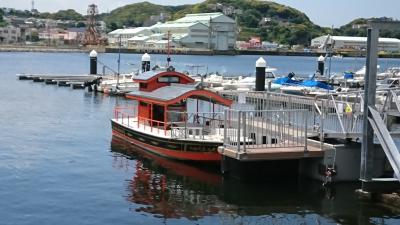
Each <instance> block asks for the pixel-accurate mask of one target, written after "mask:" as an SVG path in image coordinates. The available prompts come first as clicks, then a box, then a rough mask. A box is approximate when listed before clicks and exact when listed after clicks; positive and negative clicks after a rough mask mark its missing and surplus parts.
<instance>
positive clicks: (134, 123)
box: [112, 117, 224, 144]
mask: <svg viewBox="0 0 400 225" xmlns="http://www.w3.org/2000/svg"><path fill="white" fill-rule="evenodd" d="M112 121H114V122H116V123H118V124H120V125H122V126H125V127H127V128H129V129H132V130H134V131H138V132H142V133H145V134H148V135H152V136H155V137H160V138H171V139H179V140H188V141H201V142H221V144H222V142H223V140H224V136H223V134H224V130H223V128H220V129H214V130H213V131H212V132H209V133H208V132H207V133H208V134H205V133H206V132H205V131H204V130H205V129H204V128H203V127H198V126H186V127H185V126H181V127H172V128H169V129H165V128H164V126H163V125H160V126H157V125H151V123H150V122H149V121H141V120H140V121H139V120H138V117H129V118H128V117H124V118H116V119H112ZM138 121H139V122H138Z"/></svg>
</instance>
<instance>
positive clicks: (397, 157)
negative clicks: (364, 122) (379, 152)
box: [368, 106, 400, 179]
mask: <svg viewBox="0 0 400 225" xmlns="http://www.w3.org/2000/svg"><path fill="white" fill-rule="evenodd" d="M368 110H369V112H370V114H371V117H369V118H368V120H369V122H370V124H371V126H372V128H373V130H374V131H375V134H376V136H377V137H378V139H379V142H380V143H381V145H382V148H383V151H384V152H385V154H386V157H387V158H388V160H389V163H390V165H391V166H392V168H393V171H394V173H395V175H396V178H397V179H399V178H400V152H399V149H398V148H397V146H396V144H395V143H394V141H393V138H392V137H391V136H390V133H389V131H388V129H387V128H386V126H385V125H384V122H383V120H382V118H381V116H380V114H379V112H378V111H376V110H375V109H374V108H373V107H371V106H369V107H368Z"/></svg>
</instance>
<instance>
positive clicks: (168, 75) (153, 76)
mask: <svg viewBox="0 0 400 225" xmlns="http://www.w3.org/2000/svg"><path fill="white" fill-rule="evenodd" d="M132 79H133V81H134V82H138V83H139V91H144V92H151V91H153V90H155V89H158V88H161V87H165V86H169V85H171V84H191V83H194V82H195V81H194V80H193V79H192V78H190V77H188V76H186V75H185V74H183V73H179V72H175V71H163V72H160V71H147V72H144V73H142V74H139V75H138V76H135V77H133V78H132Z"/></svg>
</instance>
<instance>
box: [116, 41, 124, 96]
mask: <svg viewBox="0 0 400 225" xmlns="http://www.w3.org/2000/svg"><path fill="white" fill-rule="evenodd" d="M121 39H122V38H121V35H119V36H118V73H117V84H116V85H115V89H116V90H118V84H119V74H120V69H121Z"/></svg>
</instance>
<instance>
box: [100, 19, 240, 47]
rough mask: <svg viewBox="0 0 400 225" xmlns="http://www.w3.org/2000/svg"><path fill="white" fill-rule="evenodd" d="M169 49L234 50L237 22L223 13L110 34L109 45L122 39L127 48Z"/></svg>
mask: <svg viewBox="0 0 400 225" xmlns="http://www.w3.org/2000/svg"><path fill="white" fill-rule="evenodd" d="M168 32H170V40H171V42H170V46H173V47H180V48H201V49H212V50H221V51H224V50H233V49H234V48H235V43H236V22H235V20H233V19H232V18H230V17H228V16H225V15H224V14H222V13H200V14H187V15H186V16H185V17H183V18H180V19H178V20H175V21H171V22H166V23H158V24H155V25H153V26H151V27H138V28H133V29H118V30H115V31H112V32H110V33H109V34H108V38H109V39H108V41H109V43H110V44H116V43H118V41H119V40H118V39H119V36H121V42H122V43H123V45H124V46H125V44H127V45H128V46H131V47H135V48H160V47H162V46H163V44H164V45H165V46H164V47H166V45H167V43H168V41H166V40H167V39H168V36H167V34H168Z"/></svg>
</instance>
